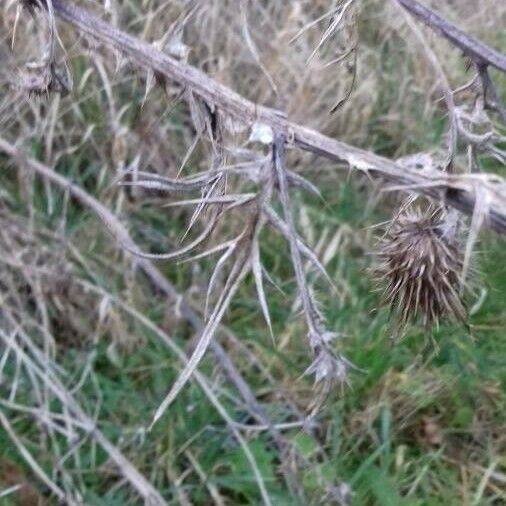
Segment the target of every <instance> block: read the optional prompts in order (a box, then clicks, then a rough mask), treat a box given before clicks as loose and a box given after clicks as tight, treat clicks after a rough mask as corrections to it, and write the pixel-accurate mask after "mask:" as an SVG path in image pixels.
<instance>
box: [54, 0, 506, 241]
mask: <svg viewBox="0 0 506 506" xmlns="http://www.w3.org/2000/svg"><path fill="white" fill-rule="evenodd" d="M406 2H407V4H409V5H411V4H414V2H412V0H409V1H408V0H403V5H404V4H405V3H406ZM53 9H54V12H55V15H56V16H58V17H59V18H61V19H63V20H64V21H66V22H68V23H70V24H72V25H73V26H75V27H76V28H77V29H78V30H79V31H80V32H81V33H84V34H88V35H91V36H93V37H94V38H95V39H97V40H100V41H102V42H103V43H106V44H108V45H110V46H112V47H114V48H115V49H117V50H119V51H121V52H122V53H124V54H125V55H127V56H129V57H130V58H131V59H132V60H133V61H135V62H136V63H137V64H138V65H139V66H140V67H142V68H146V69H151V70H154V71H156V72H158V73H159V74H160V75H163V76H165V77H166V78H168V79H172V80H175V81H177V82H178V83H180V84H182V85H183V86H186V87H187V88H189V89H191V90H192V92H193V93H194V94H195V95H197V96H199V97H200V98H201V99H203V100H204V102H206V103H208V104H212V105H213V106H215V107H217V108H218V110H219V111H220V112H221V113H222V114H224V115H228V116H230V117H232V118H234V119H235V120H238V121H239V122H241V123H243V124H245V125H248V126H251V125H253V124H255V123H261V124H266V125H269V126H270V127H271V128H272V130H273V131H274V132H275V133H276V134H277V135H284V136H285V138H286V140H287V142H289V143H292V144H295V145H297V146H298V147H300V148H301V149H303V150H305V151H309V152H312V153H315V154H317V155H320V156H323V157H325V158H328V159H330V160H335V161H341V162H346V163H348V164H349V165H350V166H351V167H353V168H357V169H359V170H361V171H363V172H366V173H367V174H370V175H372V176H375V177H381V178H384V179H385V180H387V181H389V182H395V183H396V184H398V185H399V189H401V190H403V189H405V191H406V192H413V191H415V192H418V193H420V194H423V195H426V196H429V197H432V198H433V199H436V200H438V201H444V202H446V203H447V204H449V205H451V206H453V207H455V208H457V209H459V210H460V211H462V212H465V213H467V214H469V215H470V214H472V213H473V209H474V205H475V191H474V190H475V188H476V186H477V185H481V182H479V181H477V180H474V181H469V180H467V179H466V178H465V177H455V176H454V177H451V176H448V175H446V174H444V173H443V172H442V171H440V170H437V169H433V168H431V169H427V170H424V171H417V170H416V169H414V168H410V167H400V166H399V165H398V164H396V163H395V162H393V161H391V160H388V159H387V158H384V157H381V156H378V155H375V154H374V153H371V152H369V151H366V150H362V149H359V148H356V147H353V146H350V145H348V144H346V143H344V142H340V141H338V140H334V139H331V138H329V137H327V136H325V135H322V134H321V133H319V132H316V131H315V130H311V129H309V128H306V127H303V126H301V125H298V124H296V123H293V122H290V121H288V120H287V119H285V118H284V117H283V115H282V114H280V113H279V112H278V111H275V110H273V109H269V108H267V107H263V106H261V105H258V104H255V103H253V102H251V101H249V100H246V99H245V98H243V97H242V96H240V95H239V94H237V93H235V92H234V91H232V90H230V89H229V88H227V87H226V86H223V85H222V84H219V83H218V82H216V81H215V80H213V79H211V78H209V77H208V76H207V75H205V74H204V73H203V72H201V71H199V70H198V69H196V68H194V67H192V66H190V65H187V64H185V63H182V62H180V61H177V60H175V59H174V58H171V57H170V56H168V55H166V54H165V53H163V52H161V51H158V50H157V49H156V48H155V47H153V46H152V45H150V44H147V43H145V42H143V41H140V40H139V39H137V38H135V37H133V36H131V35H129V34H127V33H125V32H122V31H120V30H117V29H116V28H113V27H112V26H111V25H109V24H108V23H105V22H104V21H102V20H100V19H98V18H97V17H95V16H93V15H91V14H89V13H88V12H86V11H85V10H83V9H81V8H79V7H76V6H74V5H71V4H69V3H67V2H66V1H64V0H53ZM431 19H432V18H431ZM447 32H448V30H446V31H445V32H444V33H447ZM448 33H453V32H452V31H451V30H450V31H449V32H448ZM453 39H455V40H457V41H459V43H460V44H461V45H463V47H469V52H470V54H475V55H476V58H479V60H477V61H484V62H485V63H490V64H491V65H492V64H494V66H496V67H497V68H499V69H500V70H503V71H504V70H505V69H506V62H505V59H506V57H504V56H503V55H501V54H500V53H497V52H496V51H493V50H491V49H490V48H488V47H487V46H485V45H484V44H482V43H479V41H475V40H474V39H468V38H465V37H464V38H463V37H462V34H461V32H460V31H458V30H457V31H456V32H455V34H454V36H453ZM469 41H471V42H469ZM473 48H474V49H473ZM472 49H473V51H474V52H472ZM487 58H488V59H487ZM501 185H502V187H503V188H506V182H504V181H503V180H501ZM489 209H490V210H489V215H488V219H487V221H486V223H487V224H488V225H489V226H490V227H491V228H493V229H495V230H497V231H499V232H501V233H506V204H505V202H504V200H503V199H501V198H495V197H492V203H491V205H490V208H489Z"/></svg>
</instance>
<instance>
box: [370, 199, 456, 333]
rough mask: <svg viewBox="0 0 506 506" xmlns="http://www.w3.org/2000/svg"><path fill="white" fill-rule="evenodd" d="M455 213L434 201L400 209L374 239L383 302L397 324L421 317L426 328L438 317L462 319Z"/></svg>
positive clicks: (438, 318)
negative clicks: (379, 261)
mask: <svg viewBox="0 0 506 506" xmlns="http://www.w3.org/2000/svg"><path fill="white" fill-rule="evenodd" d="M457 235H458V216H457V215H456V214H455V213H454V212H450V213H449V212H447V211H446V210H444V209H442V208H441V207H438V208H436V209H434V208H431V209H429V210H427V211H420V210H414V209H411V210H408V211H404V212H402V213H401V214H400V215H399V216H398V217H397V218H396V219H395V220H394V221H393V223H392V224H391V226H390V229H389V231H388V232H387V234H386V237H385V238H384V239H383V240H382V241H381V243H380V257H381V258H382V260H383V263H382V265H381V266H380V267H379V268H378V269H377V273H378V274H379V278H380V279H381V280H382V281H383V282H384V283H386V288H385V292H384V297H383V298H384V302H385V303H386V304H389V305H390V306H391V308H392V312H393V313H395V314H396V315H397V317H398V320H399V323H400V324H401V326H403V325H405V324H406V323H407V322H408V321H409V320H410V319H416V318H417V316H419V317H421V319H422V321H423V324H424V326H425V327H426V328H429V327H430V326H431V325H432V324H433V323H436V324H437V323H438V322H439V320H440V319H448V320H460V321H464V320H465V315H466V312H465V308H464V305H463V302H462V299H461V295H460V283H461V273H462V268H463V262H464V255H463V252H462V248H461V244H460V241H459V239H458V237H457Z"/></svg>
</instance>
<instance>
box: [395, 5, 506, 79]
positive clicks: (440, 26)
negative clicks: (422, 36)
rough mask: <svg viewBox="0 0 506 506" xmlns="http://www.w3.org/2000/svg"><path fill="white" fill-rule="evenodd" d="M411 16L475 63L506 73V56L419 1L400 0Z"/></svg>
mask: <svg viewBox="0 0 506 506" xmlns="http://www.w3.org/2000/svg"><path fill="white" fill-rule="evenodd" d="M398 1H399V3H400V4H401V5H402V6H403V7H404V8H405V9H406V10H408V11H409V12H411V14H413V15H414V16H416V17H417V18H418V19H420V20H421V21H423V22H424V23H425V24H426V25H427V26H428V27H430V28H432V29H433V30H435V31H437V32H438V33H439V34H441V35H442V36H443V37H445V38H446V39H448V40H449V41H450V42H451V43H452V44H453V45H454V46H456V47H458V48H459V49H461V50H462V51H463V52H464V54H465V55H466V56H468V57H469V58H471V59H472V60H473V62H474V63H475V64H476V65H478V66H480V65H492V67H495V68H496V69H498V70H500V71H501V72H506V56H505V55H503V54H501V53H500V52H499V51H496V50H495V49H493V48H491V47H488V46H487V45H486V44H484V43H483V42H481V41H480V40H478V39H475V38H474V37H472V36H471V35H469V34H467V33H466V32H464V31H462V30H461V29H460V28H457V27H456V26H455V25H454V24H452V23H450V22H449V21H446V20H445V19H443V18H442V17H441V16H439V15H438V14H436V13H435V12H434V11H433V10H431V9H429V8H427V7H425V6H424V5H422V4H421V3H419V2H417V0H398Z"/></svg>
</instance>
